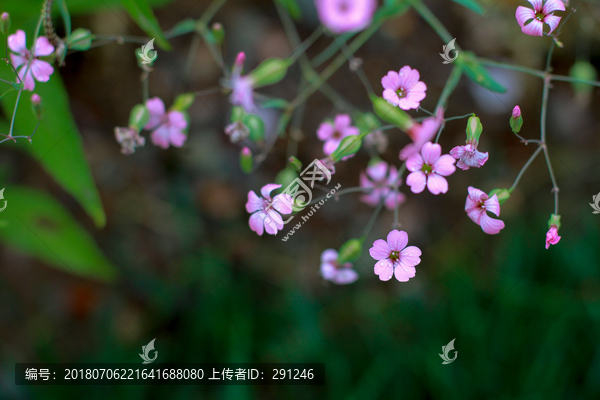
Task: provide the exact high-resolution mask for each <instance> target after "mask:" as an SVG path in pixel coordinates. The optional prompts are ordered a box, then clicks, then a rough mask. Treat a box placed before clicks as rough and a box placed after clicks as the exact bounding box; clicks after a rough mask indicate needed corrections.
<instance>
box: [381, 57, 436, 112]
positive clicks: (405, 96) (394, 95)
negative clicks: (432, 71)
mask: <svg viewBox="0 0 600 400" xmlns="http://www.w3.org/2000/svg"><path fill="white" fill-rule="evenodd" d="M381 85H382V86H383V88H384V91H383V98H384V99H386V100H387V101H388V103H390V104H392V105H394V106H398V107H400V108H401V109H403V110H410V109H417V108H419V104H420V102H421V100H423V99H424V98H425V96H426V95H425V91H426V90H427V85H425V84H424V83H423V82H421V81H420V80H419V71H417V70H416V69H411V68H410V67H409V66H408V65H405V66H404V67H402V68H401V69H400V71H399V72H395V71H390V72H388V73H387V75H386V76H384V77H383V78H381Z"/></svg>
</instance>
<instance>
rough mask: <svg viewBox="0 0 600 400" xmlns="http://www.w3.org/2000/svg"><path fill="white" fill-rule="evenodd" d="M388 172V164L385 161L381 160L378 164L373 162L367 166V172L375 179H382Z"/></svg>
mask: <svg viewBox="0 0 600 400" xmlns="http://www.w3.org/2000/svg"><path fill="white" fill-rule="evenodd" d="M387 172H388V164H387V163H386V162H385V161H379V162H378V163H376V164H373V165H371V166H369V167H367V174H368V175H369V176H370V177H371V179H373V180H374V181H380V180H382V179H383V178H385V176H386V175H387Z"/></svg>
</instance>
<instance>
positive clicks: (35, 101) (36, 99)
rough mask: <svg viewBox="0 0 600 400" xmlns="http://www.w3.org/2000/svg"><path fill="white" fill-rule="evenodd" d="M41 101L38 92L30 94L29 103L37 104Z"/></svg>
mask: <svg viewBox="0 0 600 400" xmlns="http://www.w3.org/2000/svg"><path fill="white" fill-rule="evenodd" d="M41 102H42V98H41V97H40V95H39V94H37V93H34V94H32V95H31V103H32V104H35V105H38V104H40V103H41Z"/></svg>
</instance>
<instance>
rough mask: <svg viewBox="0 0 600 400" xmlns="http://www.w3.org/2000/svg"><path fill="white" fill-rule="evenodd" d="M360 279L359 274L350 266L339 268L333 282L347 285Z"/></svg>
mask: <svg viewBox="0 0 600 400" xmlns="http://www.w3.org/2000/svg"><path fill="white" fill-rule="evenodd" d="M357 279H358V274H357V273H356V271H355V270H353V269H350V268H342V269H338V270H337V274H336V275H335V276H334V278H333V282H334V283H337V284H338V285H347V284H349V283H352V282H355V281H356V280H357Z"/></svg>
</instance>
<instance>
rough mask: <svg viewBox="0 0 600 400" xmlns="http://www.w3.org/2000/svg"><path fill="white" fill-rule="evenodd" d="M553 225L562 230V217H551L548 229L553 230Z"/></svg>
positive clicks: (554, 215)
mask: <svg viewBox="0 0 600 400" xmlns="http://www.w3.org/2000/svg"><path fill="white" fill-rule="evenodd" d="M552 225H554V226H556V229H560V215H556V214H552V215H550V219H549V220H548V228H551V227H552Z"/></svg>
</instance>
